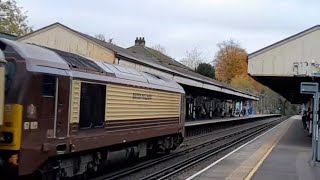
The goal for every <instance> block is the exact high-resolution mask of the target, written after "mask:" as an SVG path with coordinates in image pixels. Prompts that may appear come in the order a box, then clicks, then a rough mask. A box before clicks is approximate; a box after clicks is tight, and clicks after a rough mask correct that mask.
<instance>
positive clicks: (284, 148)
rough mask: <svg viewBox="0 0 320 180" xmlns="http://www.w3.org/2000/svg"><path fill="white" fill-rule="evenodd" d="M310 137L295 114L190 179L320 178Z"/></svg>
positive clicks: (265, 179) (276, 179) (296, 179)
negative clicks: (313, 158) (313, 156)
mask: <svg viewBox="0 0 320 180" xmlns="http://www.w3.org/2000/svg"><path fill="white" fill-rule="evenodd" d="M311 153H312V152H311V138H310V137H307V132H306V130H304V129H303V128H302V122H301V116H293V117H291V118H289V119H288V120H286V121H284V122H282V123H280V124H279V125H277V126H276V127H274V128H272V129H271V130H269V131H267V132H265V133H263V134H261V135H260V136H258V137H256V138H254V139H253V140H251V141H249V142H248V143H245V144H244V145H241V146H240V147H238V148H237V149H235V150H233V151H232V152H230V153H228V154H227V155H225V156H224V157H222V158H221V159H219V160H217V161H215V162H213V163H212V164H210V165H209V166H207V167H205V168H204V169H201V170H198V171H197V172H192V173H190V175H189V178H187V180H191V179H194V180H195V179H196V180H198V179H199V180H200V179H201V180H207V179H227V180H243V179H244V180H249V179H252V180H271V179H272V180H283V179H286V180H319V179H320V166H318V165H311V163H310V162H311Z"/></svg>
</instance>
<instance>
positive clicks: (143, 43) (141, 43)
mask: <svg viewBox="0 0 320 180" xmlns="http://www.w3.org/2000/svg"><path fill="white" fill-rule="evenodd" d="M144 45H146V41H145V40H144V37H142V38H141V41H140V46H144Z"/></svg>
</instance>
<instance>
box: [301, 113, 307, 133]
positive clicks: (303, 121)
mask: <svg viewBox="0 0 320 180" xmlns="http://www.w3.org/2000/svg"><path fill="white" fill-rule="evenodd" d="M307 116H308V115H307V111H306V110H304V111H303V114H302V125H303V128H304V129H307Z"/></svg>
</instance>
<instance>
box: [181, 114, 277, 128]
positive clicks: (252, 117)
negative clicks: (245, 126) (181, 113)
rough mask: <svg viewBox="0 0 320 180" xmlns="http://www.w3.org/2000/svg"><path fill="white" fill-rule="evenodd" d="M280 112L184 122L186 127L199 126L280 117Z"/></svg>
mask: <svg viewBox="0 0 320 180" xmlns="http://www.w3.org/2000/svg"><path fill="white" fill-rule="evenodd" d="M280 116H281V115H280V114H255V115H249V116H241V117H225V118H219V119H208V120H194V121H187V122H186V123H185V126H186V127H189V126H200V125H204V124H214V123H221V122H229V121H241V120H253V119H259V118H271V117H280Z"/></svg>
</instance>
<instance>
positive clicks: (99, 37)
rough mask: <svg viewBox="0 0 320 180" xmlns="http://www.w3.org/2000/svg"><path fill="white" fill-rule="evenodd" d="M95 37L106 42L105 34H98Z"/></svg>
mask: <svg viewBox="0 0 320 180" xmlns="http://www.w3.org/2000/svg"><path fill="white" fill-rule="evenodd" d="M94 37H95V38H97V39H99V40H100V41H103V42H106V37H105V36H104V35H103V34H97V35H95V36H94Z"/></svg>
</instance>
